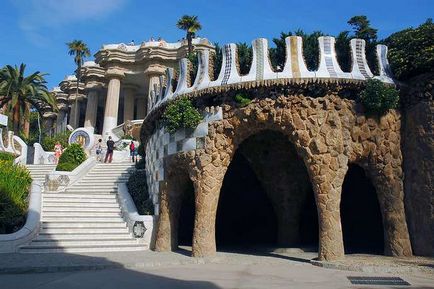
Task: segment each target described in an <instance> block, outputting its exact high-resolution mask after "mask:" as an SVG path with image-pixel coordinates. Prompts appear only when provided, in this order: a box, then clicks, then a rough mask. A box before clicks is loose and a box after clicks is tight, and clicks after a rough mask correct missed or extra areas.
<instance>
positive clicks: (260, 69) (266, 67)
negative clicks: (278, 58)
mask: <svg viewBox="0 0 434 289" xmlns="http://www.w3.org/2000/svg"><path fill="white" fill-rule="evenodd" d="M252 48H253V59H252V65H251V66H250V71H249V73H248V74H247V75H245V76H242V77H241V81H242V82H246V81H260V80H266V79H276V78H277V73H276V72H274V71H273V70H272V69H271V65H270V58H269V56H268V40H267V39H265V38H258V39H255V40H253V41H252Z"/></svg>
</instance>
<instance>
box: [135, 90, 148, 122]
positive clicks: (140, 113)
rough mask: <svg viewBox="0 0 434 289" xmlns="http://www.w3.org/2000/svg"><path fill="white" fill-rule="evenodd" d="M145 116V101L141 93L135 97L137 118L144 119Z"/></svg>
mask: <svg viewBox="0 0 434 289" xmlns="http://www.w3.org/2000/svg"><path fill="white" fill-rule="evenodd" d="M145 116H146V101H145V98H144V97H143V96H142V95H141V96H139V97H138V98H137V119H144V118H145Z"/></svg>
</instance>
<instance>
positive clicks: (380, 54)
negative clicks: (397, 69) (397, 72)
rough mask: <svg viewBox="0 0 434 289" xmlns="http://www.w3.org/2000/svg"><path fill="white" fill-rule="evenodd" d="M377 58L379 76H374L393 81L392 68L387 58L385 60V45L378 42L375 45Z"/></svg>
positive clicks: (385, 80)
mask: <svg viewBox="0 0 434 289" xmlns="http://www.w3.org/2000/svg"><path fill="white" fill-rule="evenodd" d="M377 59H378V70H379V71H380V75H379V76H375V78H377V79H379V80H381V81H383V82H387V83H393V77H392V70H391V69H390V65H389V60H387V46H386V45H382V44H379V45H377Z"/></svg>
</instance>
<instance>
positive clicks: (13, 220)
mask: <svg viewBox="0 0 434 289" xmlns="http://www.w3.org/2000/svg"><path fill="white" fill-rule="evenodd" d="M31 182H32V178H31V177H30V174H29V171H28V170H27V169H26V168H25V167H23V166H20V165H14V164H12V161H10V160H0V234H5V233H13V232H15V231H17V230H19V229H20V228H21V227H22V226H23V224H24V223H25V220H26V212H27V196H28V194H29V188H30V184H31Z"/></svg>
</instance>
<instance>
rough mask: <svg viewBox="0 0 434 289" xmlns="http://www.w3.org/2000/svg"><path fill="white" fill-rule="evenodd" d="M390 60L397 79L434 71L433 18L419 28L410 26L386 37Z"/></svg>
mask: <svg viewBox="0 0 434 289" xmlns="http://www.w3.org/2000/svg"><path fill="white" fill-rule="evenodd" d="M385 43H386V45H388V47H389V55H388V58H389V62H390V65H391V68H392V71H393V73H394V75H395V77H396V78H397V79H400V80H406V79H409V78H411V77H413V76H416V75H420V74H423V73H427V72H433V71H434V24H433V22H432V19H428V20H427V21H426V22H425V23H423V24H421V25H420V26H419V27H417V28H408V29H405V30H402V31H399V32H396V33H394V34H392V35H390V36H389V37H388V38H386V39H385Z"/></svg>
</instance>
